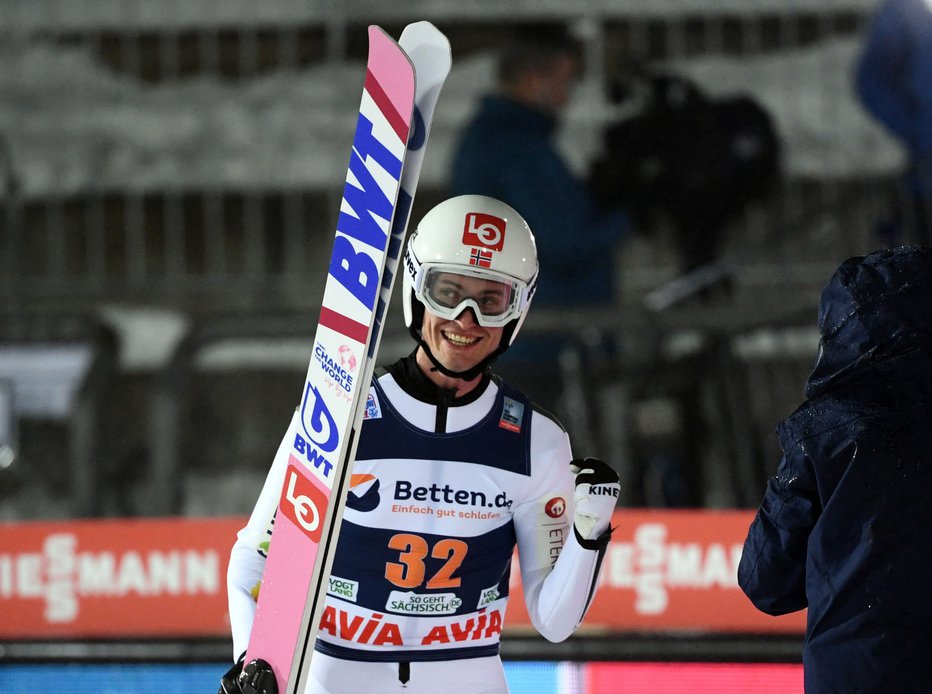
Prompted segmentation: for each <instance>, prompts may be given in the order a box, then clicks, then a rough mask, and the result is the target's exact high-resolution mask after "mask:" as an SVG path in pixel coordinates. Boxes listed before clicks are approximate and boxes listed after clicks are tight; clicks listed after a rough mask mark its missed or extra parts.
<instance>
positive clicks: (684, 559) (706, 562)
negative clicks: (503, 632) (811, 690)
mask: <svg viewBox="0 0 932 694" xmlns="http://www.w3.org/2000/svg"><path fill="white" fill-rule="evenodd" d="M753 518H754V512H753V511H667V510H663V511H660V510H658V511H616V512H615V518H614V521H613V525H614V526H615V530H614V532H613V533H612V541H611V543H610V544H609V546H608V550H607V552H606V556H605V559H604V563H603V567H602V573H601V583H600V586H599V590H598V593H597V594H596V598H595V600H594V602H593V603H592V607H591V608H590V610H589V614H588V616H587V617H586V621H585V624H584V625H583V627H582V629H583V630H584V631H585V630H587V631H589V632H594V631H595V632H603V633H604V632H608V631H713V632H755V633H790V634H792V633H802V632H803V631H804V629H805V612H797V613H795V614H791V615H785V616H783V617H771V616H770V615H766V614H764V613H762V612H759V611H758V610H757V609H756V608H755V607H754V606H753V605H751V603H750V601H749V600H748V599H747V598H746V597H745V595H744V593H742V592H741V589H740V588H739V587H738V580H737V570H738V561H739V560H740V559H741V549H742V545H743V543H744V538H745V536H746V535H747V530H748V525H749V524H750V522H751V520H752V519H753ZM513 578H514V577H513ZM518 592H520V586H517V585H516V584H513V585H512V599H511V600H509V602H508V619H507V623H508V624H509V626H511V627H515V626H517V625H519V624H529V620H528V617H527V611H526V610H525V607H524V599H523V598H520V599H516V598H518V596H517V594H516V593H518Z"/></svg>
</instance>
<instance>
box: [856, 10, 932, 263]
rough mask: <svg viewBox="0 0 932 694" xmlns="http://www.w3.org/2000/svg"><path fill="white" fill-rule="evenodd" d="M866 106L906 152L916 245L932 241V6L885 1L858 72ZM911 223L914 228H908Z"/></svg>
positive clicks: (904, 218)
mask: <svg viewBox="0 0 932 694" xmlns="http://www.w3.org/2000/svg"><path fill="white" fill-rule="evenodd" d="M855 86H856V89H857V93H858V95H859V97H860V99H861V102H862V103H863V104H864V107H865V108H866V109H867V110H868V111H869V112H870V113H871V115H873V116H874V118H876V119H877V120H878V121H879V122H880V123H881V124H882V125H883V126H884V127H886V129H887V130H888V131H889V132H890V133H891V134H892V135H893V136H894V137H896V138H897V139H898V140H899V141H900V142H901V143H902V144H903V147H904V148H905V149H906V153H907V155H908V157H909V171H908V174H907V177H906V178H907V186H908V189H909V195H908V197H909V199H910V201H911V206H912V209H910V210H908V211H907V212H906V214H901V215H900V216H901V217H902V222H907V224H906V226H907V228H912V229H913V231H912V232H911V235H910V236H909V237H907V238H908V239H909V241H910V242H911V243H921V244H926V245H928V244H930V243H932V2H929V0H885V2H883V3H881V5H880V7H879V9H878V10H877V13H876V14H875V16H874V18H873V21H872V22H871V25H870V29H869V31H868V34H867V41H866V42H865V44H864V49H863V52H862V54H861V56H860V59H859V61H858V66H857V73H856V85H855ZM909 221H911V222H912V224H908V222H909Z"/></svg>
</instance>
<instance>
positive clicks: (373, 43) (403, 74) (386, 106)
mask: <svg viewBox="0 0 932 694" xmlns="http://www.w3.org/2000/svg"><path fill="white" fill-rule="evenodd" d="M369 53H370V56H369V63H368V68H369V69H368V71H367V72H366V85H365V89H366V91H367V92H369V96H371V97H372V100H373V101H374V102H375V103H376V106H378V107H379V110H380V111H381V112H382V114H383V115H384V116H385V118H386V120H388V122H389V124H390V125H391V126H392V128H393V129H394V131H395V133H397V135H398V139H399V140H401V141H402V142H405V143H406V142H407V141H408V128H409V125H410V123H411V102H412V101H413V100H414V73H413V71H412V69H411V64H410V62H409V60H408V57H407V56H406V55H405V54H404V53H403V52H401V51H399V50H398V47H397V46H396V45H395V42H394V41H392V40H391V39H390V38H388V37H387V36H386V35H385V33H384V32H383V31H382V30H381V29H379V28H378V27H376V26H370V27H369Z"/></svg>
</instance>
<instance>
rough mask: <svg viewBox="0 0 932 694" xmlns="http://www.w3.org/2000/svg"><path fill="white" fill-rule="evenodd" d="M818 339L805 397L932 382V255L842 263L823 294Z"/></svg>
mask: <svg viewBox="0 0 932 694" xmlns="http://www.w3.org/2000/svg"><path fill="white" fill-rule="evenodd" d="M819 334H820V340H819V356H818V359H817V360H816V365H815V368H814V369H813V371H812V374H810V376H809V379H808V381H807V382H806V397H807V398H810V399H811V398H815V397H818V396H821V395H826V394H828V393H834V392H838V391H839V390H847V389H848V388H850V387H852V386H856V387H857V388H858V389H859V390H863V389H864V388H865V387H867V388H869V389H870V388H873V389H878V390H883V389H890V388H892V387H894V384H895V383H898V382H903V381H910V382H919V381H926V382H929V381H932V359H930V355H932V349H930V347H932V249H930V248H919V247H909V246H903V247H900V248H895V249H890V250H883V251H878V252H876V253H871V254H870V255H867V256H858V257H855V258H850V259H848V260H846V261H845V262H844V263H842V264H841V265H840V266H839V268H838V269H837V270H836V271H835V274H834V275H833V276H832V278H831V280H829V282H828V284H827V285H825V288H824V289H823V290H822V297H821V302H820V305H819Z"/></svg>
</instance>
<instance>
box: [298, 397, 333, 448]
mask: <svg viewBox="0 0 932 694" xmlns="http://www.w3.org/2000/svg"><path fill="white" fill-rule="evenodd" d="M301 426H303V427H304V433H305V434H307V438H308V440H309V441H310V442H311V443H313V444H314V445H315V446H317V447H318V448H319V449H320V450H322V451H325V452H327V453H332V452H333V451H335V450H336V447H337V444H338V443H339V441H340V434H339V432H338V431H337V423H336V422H335V421H334V420H333V415H332V414H330V410H328V409H327V405H326V404H325V403H324V399H323V398H322V397H320V392H319V391H318V390H317V388H315V387H314V386H312V385H311V384H310V383H308V384H307V388H306V389H305V391H304V402H302V403H301Z"/></svg>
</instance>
